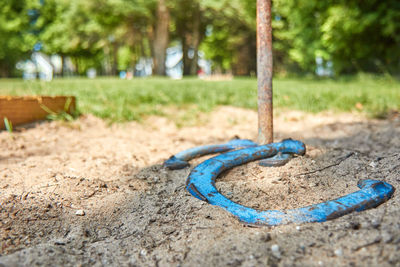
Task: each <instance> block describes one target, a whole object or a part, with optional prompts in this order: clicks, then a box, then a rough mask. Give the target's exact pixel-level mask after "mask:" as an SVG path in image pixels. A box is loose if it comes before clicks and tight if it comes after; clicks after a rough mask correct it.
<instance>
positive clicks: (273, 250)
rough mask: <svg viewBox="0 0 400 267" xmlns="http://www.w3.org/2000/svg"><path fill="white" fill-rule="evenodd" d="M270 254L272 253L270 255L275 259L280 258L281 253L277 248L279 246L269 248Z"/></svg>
mask: <svg viewBox="0 0 400 267" xmlns="http://www.w3.org/2000/svg"><path fill="white" fill-rule="evenodd" d="M271 252H272V255H273V256H274V257H275V258H277V259H280V258H281V251H280V248H279V246H278V245H277V244H274V245H272V246H271Z"/></svg>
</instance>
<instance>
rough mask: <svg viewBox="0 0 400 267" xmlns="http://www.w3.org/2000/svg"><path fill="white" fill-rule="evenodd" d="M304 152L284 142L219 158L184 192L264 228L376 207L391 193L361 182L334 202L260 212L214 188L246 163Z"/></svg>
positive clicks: (301, 147)
mask: <svg viewBox="0 0 400 267" xmlns="http://www.w3.org/2000/svg"><path fill="white" fill-rule="evenodd" d="M305 151H306V149H305V145H304V143H302V142H300V141H296V140H290V139H288V140H284V141H282V142H280V143H273V144H269V145H263V146H257V147H251V148H246V149H241V150H236V151H232V152H228V153H225V154H221V155H219V156H216V157H214V158H211V159H209V160H206V161H205V162H203V163H201V164H200V165H198V166H197V167H195V168H194V169H193V170H192V172H191V173H190V175H189V177H188V179H187V181H186V188H187V190H188V191H189V192H190V193H191V194H192V195H193V196H195V197H196V198H198V199H200V200H203V201H206V202H208V203H210V204H212V205H217V206H220V207H222V208H224V209H225V210H227V211H228V212H230V213H231V214H233V215H234V216H235V217H237V218H238V219H239V220H240V221H242V222H244V223H247V224H252V225H266V226H274V225H281V224H288V223H306V222H324V221H327V220H331V219H334V218H337V217H340V216H343V215H345V214H348V213H350V212H353V211H363V210H365V209H369V208H373V207H376V206H378V205H380V204H382V203H383V202H385V201H386V200H387V199H389V198H390V197H391V196H392V195H393V193H394V188H393V186H391V185H390V184H388V183H385V182H382V181H375V180H363V181H360V182H359V184H358V186H359V187H360V189H361V190H359V191H357V192H354V193H352V194H349V195H347V196H344V197H341V198H338V199H335V200H331V201H327V202H324V203H320V204H315V205H311V206H307V207H303V208H299V209H290V210H282V211H280V210H266V211H260V210H255V209H252V208H249V207H245V206H242V205H240V204H237V203H235V202H233V201H231V200H230V199H228V198H226V197H225V196H223V195H222V194H221V193H220V192H219V191H218V190H217V188H216V187H215V180H216V178H217V177H218V175H219V174H220V173H221V172H223V171H225V170H227V169H230V168H233V167H235V166H238V165H242V164H245V163H247V162H250V161H255V160H259V159H263V158H267V157H272V156H274V155H276V154H277V153H279V152H281V153H293V154H299V155H303V154H305Z"/></svg>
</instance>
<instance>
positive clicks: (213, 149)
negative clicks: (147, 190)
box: [164, 139, 257, 170]
mask: <svg viewBox="0 0 400 267" xmlns="http://www.w3.org/2000/svg"><path fill="white" fill-rule="evenodd" d="M255 146H257V144H256V143H254V142H253V141H251V140H243V139H234V140H231V141H229V142H228V143H225V144H219V145H209V146H200V147H195V148H191V149H188V150H185V151H182V152H180V153H178V154H176V155H174V156H172V157H170V158H169V159H168V160H166V161H165V162H164V166H165V167H167V168H168V169H170V170H178V169H183V168H186V167H189V166H190V164H189V162H188V161H189V160H191V159H194V158H197V157H201V156H205V155H208V154H215V153H221V152H226V151H230V150H234V149H238V148H246V147H255Z"/></svg>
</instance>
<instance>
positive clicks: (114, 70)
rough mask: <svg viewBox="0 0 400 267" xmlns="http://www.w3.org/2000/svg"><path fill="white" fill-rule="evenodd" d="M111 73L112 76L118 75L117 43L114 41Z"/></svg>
mask: <svg viewBox="0 0 400 267" xmlns="http://www.w3.org/2000/svg"><path fill="white" fill-rule="evenodd" d="M111 74H112V75H113V76H116V75H118V44H117V43H116V42H114V43H113V44H112V67H111Z"/></svg>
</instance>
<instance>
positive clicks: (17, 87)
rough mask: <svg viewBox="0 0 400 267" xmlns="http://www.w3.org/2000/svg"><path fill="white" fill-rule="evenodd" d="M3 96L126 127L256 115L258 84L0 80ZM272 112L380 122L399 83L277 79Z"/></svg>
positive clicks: (397, 100) (397, 99) (392, 105)
mask: <svg viewBox="0 0 400 267" xmlns="http://www.w3.org/2000/svg"><path fill="white" fill-rule="evenodd" d="M0 95H74V96H76V97H77V99H78V109H79V111H80V112H81V113H91V114H94V115H96V116H99V117H101V118H106V119H110V120H111V121H127V120H140V119H141V118H142V117H143V116H146V115H152V114H156V115H166V111H167V110H174V109H176V108H179V109H181V110H184V111H187V112H188V113H197V111H205V112H206V111H210V110H212V109H213V108H214V107H216V106H219V105H231V106H237V107H243V108H250V109H256V108H257V81H256V79H252V78H237V79H234V80H233V81H218V82H217V81H215V82H211V81H202V80H198V79H194V78H188V79H183V80H170V79H166V78H146V79H139V78H138V79H133V80H131V81H126V80H120V79H117V78H99V79H95V80H90V79H84V78H71V79H55V80H54V81H52V82H40V81H23V80H14V79H5V80H4V79H3V80H0ZM358 103H360V104H361V105H360V104H358ZM274 106H275V108H276V109H278V110H280V109H281V110H282V109H295V110H302V111H306V112H313V113H316V112H321V111H326V110H331V111H335V112H348V111H355V110H358V111H360V112H364V113H365V114H367V115H369V116H373V117H382V116H384V115H385V114H386V113H387V112H388V111H390V110H400V82H399V81H397V80H394V79H389V78H382V77H371V76H366V75H362V76H357V77H352V78H347V79H345V78H342V79H338V80H332V79H322V80H316V79H306V78H302V79H300V78H291V79H289V78H285V79H275V80H274ZM356 106H358V109H357V107H356ZM360 107H362V108H361V109H360ZM171 108H172V109H171Z"/></svg>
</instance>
